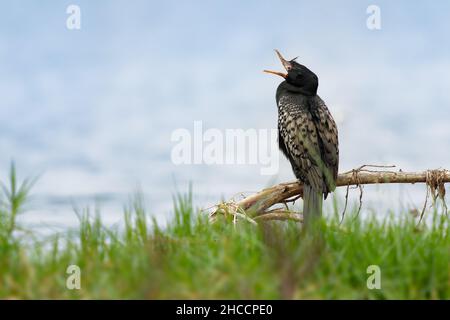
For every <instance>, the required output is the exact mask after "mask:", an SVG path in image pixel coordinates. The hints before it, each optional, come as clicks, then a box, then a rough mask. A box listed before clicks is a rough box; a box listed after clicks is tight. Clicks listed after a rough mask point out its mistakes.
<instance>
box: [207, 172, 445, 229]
mask: <svg viewBox="0 0 450 320" xmlns="http://www.w3.org/2000/svg"><path fill="white" fill-rule="evenodd" d="M370 167H374V168H392V167H394V166H377V165H364V166H361V167H359V168H357V169H354V170H351V171H348V172H344V173H341V174H339V175H338V179H337V186H338V187H347V188H349V187H350V186H355V187H357V188H359V189H360V192H362V185H367V184H384V183H411V184H415V183H426V184H427V186H428V188H429V192H431V195H432V199H433V201H434V200H436V198H437V197H439V198H441V199H442V200H444V196H445V187H444V183H447V182H450V171H449V170H446V169H438V170H427V171H423V172H403V171H401V170H399V171H390V170H384V171H374V170H369V169H368V168H370ZM302 191H303V186H302V185H301V184H300V183H298V182H296V181H294V182H287V183H281V184H278V185H275V186H273V187H270V188H267V189H264V190H262V191H260V192H258V193H255V194H253V195H250V196H248V197H246V198H244V199H242V200H240V201H237V202H230V203H222V204H220V205H218V206H217V207H216V209H217V210H215V211H213V212H212V213H211V215H210V216H211V217H212V218H214V216H215V215H217V214H220V213H224V212H226V214H234V212H237V213H238V215H242V214H245V215H246V216H247V217H249V218H250V219H251V218H252V217H256V218H254V220H255V221H256V220H260V221H261V220H274V219H276V220H280V219H281V220H285V219H290V218H294V219H293V220H298V221H300V220H301V216H300V215H297V216H291V215H292V214H293V213H289V211H286V210H282V209H277V210H275V211H273V210H272V211H268V209H269V208H271V207H272V206H273V205H276V204H286V203H287V202H290V201H292V198H293V197H298V196H302ZM361 198H362V194H361V195H360V200H361ZM427 198H428V197H427ZM444 206H445V201H444ZM422 216H423V212H422Z"/></svg>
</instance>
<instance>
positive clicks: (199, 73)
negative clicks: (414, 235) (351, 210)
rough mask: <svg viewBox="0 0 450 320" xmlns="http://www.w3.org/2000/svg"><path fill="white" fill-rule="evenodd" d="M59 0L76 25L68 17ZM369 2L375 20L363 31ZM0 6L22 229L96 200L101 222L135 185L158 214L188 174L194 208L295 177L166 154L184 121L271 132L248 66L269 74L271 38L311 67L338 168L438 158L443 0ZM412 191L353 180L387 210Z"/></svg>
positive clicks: (260, 78) (266, 84) (410, 198)
mask: <svg viewBox="0 0 450 320" xmlns="http://www.w3.org/2000/svg"><path fill="white" fill-rule="evenodd" d="M71 4H75V5H78V6H79V7H80V9H81V29H80V30H69V29H68V28H67V27H66V20H67V18H68V17H69V15H68V14H67V13H66V9H67V7H68V6H69V5H71ZM372 4H373V5H377V6H379V8H380V9H381V29H380V30H370V29H368V28H367V26H366V20H367V18H368V17H369V14H367V13H366V9H367V7H368V6H369V5H372ZM1 9H2V10H1V11H0V180H1V181H5V179H6V177H7V173H8V169H9V164H10V162H11V161H12V160H14V161H15V162H16V164H17V168H18V171H19V174H20V175H21V176H22V177H27V176H35V175H40V179H39V181H38V183H37V184H36V186H35V188H34V192H33V195H34V196H33V198H32V201H31V202H30V203H29V206H28V207H29V210H30V211H29V212H28V213H27V214H26V215H24V216H23V217H22V219H23V221H25V222H26V223H28V224H30V225H33V226H37V227H50V228H65V227H68V226H73V225H76V222H77V218H76V216H75V214H74V213H73V206H78V207H84V206H87V205H94V204H97V205H98V206H99V207H100V209H101V212H102V216H103V219H104V220H105V222H106V223H110V224H113V223H115V222H117V221H119V220H120V219H121V217H122V208H123V205H124V204H126V203H127V201H128V200H127V199H128V198H129V196H130V195H132V194H133V193H134V192H135V191H136V190H137V189H140V190H142V192H143V194H144V195H145V199H146V201H147V206H148V208H149V212H150V213H152V214H154V215H156V216H157V217H158V219H159V220H160V221H164V220H165V219H167V218H168V217H170V213H171V209H172V205H173V204H172V196H173V195H174V194H175V193H176V192H182V193H183V192H186V191H187V189H188V185H189V183H190V182H192V184H193V193H194V199H195V205H196V206H198V207H208V206H211V205H213V204H215V203H217V201H219V200H220V199H222V198H224V199H228V198H230V197H231V196H233V195H235V194H236V193H239V192H250V191H258V190H259V189H261V188H263V187H266V186H268V185H269V184H272V183H275V182H280V181H290V180H293V177H294V176H293V174H292V173H291V169H290V166H289V163H288V162H287V161H286V160H285V159H284V158H282V157H280V159H281V162H280V170H279V172H278V173H277V174H276V175H274V176H264V175H261V174H260V169H261V165H204V164H203V165H178V166H177V165H175V164H173V163H172V161H171V151H172V148H173V147H174V145H175V143H174V142H173V141H171V135H172V133H173V132H174V130H176V129H180V128H186V129H188V130H190V131H192V130H193V124H194V121H196V120H199V121H202V122H203V127H204V129H208V128H218V129H221V130H222V129H238V128H240V129H249V128H256V129H271V128H276V125H277V108H276V105H275V90H276V87H277V85H278V84H279V82H280V80H279V79H277V78H276V77H274V76H270V75H266V74H263V73H262V70H263V69H266V68H268V69H273V70H281V66H280V64H279V62H278V60H277V58H276V56H275V54H274V52H273V49H274V48H277V49H279V50H280V51H281V52H282V53H284V54H285V56H286V57H287V58H293V57H295V56H299V58H298V61H299V62H300V63H302V64H305V65H306V66H308V67H309V68H310V69H312V70H313V71H314V72H315V73H316V74H317V75H318V76H319V79H320V85H319V95H320V96H321V97H322V98H323V99H324V100H325V101H326V103H327V105H328V106H329V108H330V110H331V112H332V114H333V115H334V117H335V119H336V120H337V122H338V126H339V130H340V131H339V134H340V150H341V153H340V157H341V158H340V159H341V160H340V171H341V172H342V171H347V170H350V169H352V168H355V167H358V166H360V165H362V164H381V165H383V164H384V165H388V164H395V165H397V166H399V167H400V168H402V169H403V170H404V171H414V170H426V169H431V168H438V167H447V168H450V161H449V159H450V148H449V146H450V126H449V119H450V109H449V105H450V95H449V94H448V91H449V89H450V76H449V74H448V71H449V70H450V55H449V53H450V52H449V49H450V43H449V42H448V41H447V39H448V36H449V30H450V21H449V20H448V17H447V16H448V12H450V3H449V2H446V1H434V2H433V3H432V4H431V3H430V2H427V1H415V2H414V4H412V3H411V2H410V1H406V0H404V1H375V2H374V1H356V0H355V1H339V2H337V1H314V2H312V1H308V2H306V1H256V0H255V1H222V2H219V1H206V0H204V1H198V0H196V1H183V2H180V1H164V2H162V1H138V0H134V1H125V0H108V1H106V0H98V1H87V0H77V1H75V0H73V1H51V0H43V1H31V0H28V1H20V2H19V1H12V0H3V1H2V2H1ZM446 15H447V16H446ZM273 152H278V150H276V149H275V150H273ZM339 194H340V199H342V198H343V195H344V190H340V191H339ZM357 196H358V194H357V193H356V192H353V193H352V197H357ZM424 198H425V187H424V186H423V185H422V186H389V187H387V186H386V187H385V186H383V187H376V186H374V187H367V188H366V190H365V198H364V199H365V207H366V208H375V209H380V210H385V209H386V208H392V207H391V205H392V204H396V205H397V204H400V205H401V206H404V207H407V208H410V207H414V206H418V207H420V208H421V206H422V205H423V200H424ZM340 201H341V200H340Z"/></svg>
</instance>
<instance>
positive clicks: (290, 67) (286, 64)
mask: <svg viewBox="0 0 450 320" xmlns="http://www.w3.org/2000/svg"><path fill="white" fill-rule="evenodd" d="M275 52H276V53H277V56H278V59H280V61H281V63H282V64H283V67H284V68H285V69H286V71H287V72H289V70H291V69H292V64H291V62H289V61H287V60H286V59H284V58H283V56H282V55H281V53H280V52H279V51H278V50H277V49H275ZM264 72H265V73H271V74H276V75H277V76H280V77H283V78H285V79H286V78H287V73H283V72H278V71H271V70H264Z"/></svg>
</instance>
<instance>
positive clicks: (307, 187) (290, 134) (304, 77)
mask: <svg viewBox="0 0 450 320" xmlns="http://www.w3.org/2000/svg"><path fill="white" fill-rule="evenodd" d="M275 52H276V53H277V55H278V58H279V59H280V60H281V63H282V64H283V66H284V68H285V69H286V71H287V73H282V72H276V71H269V70H264V72H267V73H272V74H276V75H279V76H281V77H283V78H284V79H285V80H284V81H283V82H282V83H281V84H280V85H279V86H278V89H277V93H276V101H277V105H278V143H279V148H280V149H281V151H282V152H283V154H284V155H285V156H286V157H287V158H288V160H289V161H290V163H291V165H292V169H293V171H294V174H295V176H296V177H297V179H298V180H299V181H300V182H302V183H303V218H304V221H305V224H306V225H307V224H309V221H310V220H311V218H312V217H320V216H321V215H322V201H323V197H325V199H326V198H327V196H328V193H330V192H332V191H334V189H335V188H336V179H337V174H338V164H339V147H338V131H337V127H336V123H335V122H334V120H333V117H332V116H331V113H330V111H329V110H328V108H327V106H326V105H325V102H324V101H323V100H322V99H321V98H320V97H319V96H318V95H317V87H318V85H319V79H318V77H317V76H316V75H315V74H314V73H313V72H312V71H311V70H309V69H308V68H307V67H305V66H303V65H301V64H299V63H297V62H296V61H295V60H296V59H297V58H295V59H292V60H290V61H287V60H285V59H284V58H283V56H282V55H281V54H280V52H278V50H275Z"/></svg>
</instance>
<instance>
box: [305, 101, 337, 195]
mask: <svg viewBox="0 0 450 320" xmlns="http://www.w3.org/2000/svg"><path fill="white" fill-rule="evenodd" d="M315 106H316V107H315V108H312V110H313V112H312V114H313V116H314V117H315V118H317V120H318V121H316V128H317V131H318V134H319V137H320V141H321V144H322V146H321V150H322V159H323V162H324V164H325V169H326V171H325V178H326V179H327V181H326V184H327V189H328V191H333V190H334V189H335V188H336V180H337V176H338V169H339V139H338V130H337V126H336V122H335V121H334V119H333V117H332V116H331V113H330V111H329V110H328V108H327V106H326V104H325V102H324V101H323V100H322V99H321V98H320V97H319V96H316V97H315Z"/></svg>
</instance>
